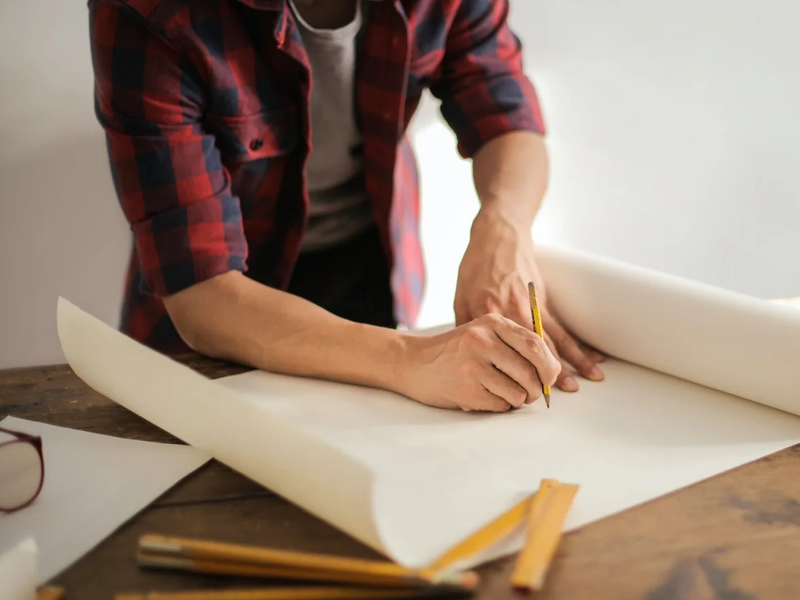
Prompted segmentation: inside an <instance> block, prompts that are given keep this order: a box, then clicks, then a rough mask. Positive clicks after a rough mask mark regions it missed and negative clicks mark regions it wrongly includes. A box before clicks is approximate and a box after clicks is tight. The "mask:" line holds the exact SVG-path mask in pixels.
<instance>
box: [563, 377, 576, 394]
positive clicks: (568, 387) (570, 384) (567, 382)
mask: <svg viewBox="0 0 800 600" xmlns="http://www.w3.org/2000/svg"><path fill="white" fill-rule="evenodd" d="M577 390H578V382H577V381H575V378H574V377H565V378H564V391H565V392H575V391H577Z"/></svg>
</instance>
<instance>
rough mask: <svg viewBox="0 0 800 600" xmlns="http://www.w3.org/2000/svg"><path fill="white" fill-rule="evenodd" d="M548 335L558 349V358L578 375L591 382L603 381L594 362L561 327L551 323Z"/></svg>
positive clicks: (602, 376) (601, 374) (600, 372)
mask: <svg viewBox="0 0 800 600" xmlns="http://www.w3.org/2000/svg"><path fill="white" fill-rule="evenodd" d="M548 333H549V335H550V337H551V338H552V340H553V343H554V344H555V346H556V348H557V349H558V354H559V356H560V357H561V358H562V359H563V360H565V361H566V362H567V363H569V364H570V365H571V366H572V367H573V368H574V369H575V370H576V371H577V372H578V374H579V375H581V376H582V377H585V378H586V379H590V380H591V381H602V380H603V378H604V375H603V372H602V371H601V370H600V369H599V368H597V365H595V363H594V361H592V360H591V359H590V358H589V357H588V356H587V354H586V353H585V352H584V351H583V350H582V349H581V347H580V346H579V345H578V342H576V341H575V339H574V338H573V337H572V336H571V335H569V334H568V333H567V332H566V331H565V330H564V328H563V327H561V325H559V324H558V323H555V322H551V323H550V327H549V331H548Z"/></svg>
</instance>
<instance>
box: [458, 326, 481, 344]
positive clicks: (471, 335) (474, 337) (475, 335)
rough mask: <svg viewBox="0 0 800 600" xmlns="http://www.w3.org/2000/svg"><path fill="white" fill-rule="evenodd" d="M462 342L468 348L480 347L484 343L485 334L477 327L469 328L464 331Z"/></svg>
mask: <svg viewBox="0 0 800 600" xmlns="http://www.w3.org/2000/svg"><path fill="white" fill-rule="evenodd" d="M463 340H464V343H465V344H467V345H469V346H470V347H475V346H478V347H480V346H482V345H483V344H484V343H485V342H486V333H484V331H483V330H481V329H480V328H479V327H469V328H467V330H466V331H464V336H463Z"/></svg>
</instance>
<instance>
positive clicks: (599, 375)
mask: <svg viewBox="0 0 800 600" xmlns="http://www.w3.org/2000/svg"><path fill="white" fill-rule="evenodd" d="M604 377H605V375H603V372H602V371H601V370H600V369H598V368H597V367H592V368H591V370H590V371H589V379H591V380H592V381H602V380H603V378H604Z"/></svg>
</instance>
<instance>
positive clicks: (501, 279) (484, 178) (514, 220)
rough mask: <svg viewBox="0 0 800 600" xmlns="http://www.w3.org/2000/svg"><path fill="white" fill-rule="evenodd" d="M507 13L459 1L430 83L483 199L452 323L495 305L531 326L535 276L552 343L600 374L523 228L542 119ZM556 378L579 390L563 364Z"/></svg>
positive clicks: (541, 177)
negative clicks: (530, 289) (558, 309)
mask: <svg viewBox="0 0 800 600" xmlns="http://www.w3.org/2000/svg"><path fill="white" fill-rule="evenodd" d="M508 13H509V2H508V0H494V1H493V0H462V1H461V4H460V6H459V10H458V13H457V15H456V19H455V21H454V23H453V26H452V29H451V31H450V34H449V36H448V40H447V50H446V52H445V57H444V59H443V66H442V72H441V77H440V78H439V79H438V80H437V81H436V83H435V84H434V85H433V86H432V88H431V90H432V92H433V93H434V95H436V96H437V97H439V98H440V99H441V100H442V115H443V116H444V118H445V119H446V120H447V122H448V123H449V124H450V126H451V128H452V129H453V131H454V132H455V133H456V136H457V138H458V149H459V152H460V153H461V155H462V156H463V157H465V158H471V159H472V160H473V177H474V181H475V189H476V191H477V193H478V198H479V200H480V203H481V209H480V211H479V212H478V215H477V217H476V218H475V220H474V222H473V225H472V229H471V236H470V244H469V246H468V247H467V251H466V253H465V254H464V258H463V260H462V262H461V267H460V269H459V275H458V285H457V289H456V297H455V300H454V309H455V314H456V323H466V322H469V321H470V320H472V319H475V318H477V317H479V316H481V315H483V314H486V313H491V312H499V313H501V314H503V315H505V316H506V317H508V318H510V319H512V320H514V321H515V322H517V323H519V324H520V325H525V326H528V327H530V326H531V323H530V309H529V304H528V296H527V291H526V285H527V283H528V281H534V282H535V283H536V286H537V290H538V295H539V298H540V300H541V301H542V316H543V321H544V329H545V332H546V334H547V338H548V344H549V346H550V348H551V350H552V351H553V353H554V354H555V355H556V356H558V357H559V358H563V359H564V360H565V361H566V362H567V363H568V364H570V365H571V366H573V367H574V368H575V369H576V371H577V372H578V373H579V374H580V375H582V376H584V377H587V378H589V379H593V380H599V379H602V378H603V374H602V372H601V371H600V369H599V368H598V367H597V366H596V363H597V362H600V361H601V360H602V356H601V355H600V354H599V353H597V352H596V351H594V350H593V349H591V348H588V347H586V346H585V345H584V344H582V343H581V342H580V341H579V340H576V339H575V338H573V337H572V336H571V335H570V334H569V332H567V331H566V329H565V328H564V327H563V325H562V324H561V323H560V321H559V320H558V318H557V315H555V314H554V312H553V310H552V308H551V306H550V304H549V302H548V300H547V293H546V285H545V283H546V282H543V281H542V278H541V276H540V274H539V271H538V268H537V266H536V261H535V258H534V250H533V241H532V239H531V230H532V227H533V222H534V219H535V217H536V214H537V213H538V210H539V208H540V206H541V203H542V199H543V197H544V194H545V191H546V188H547V182H548V159H547V151H546V148H545V145H544V140H543V136H544V134H545V126H544V121H543V118H542V115H541V110H540V106H539V101H538V98H537V96H536V93H535V90H534V88H533V84H532V83H531V81H530V80H529V79H528V78H527V77H526V75H525V74H524V72H523V65H522V47H521V44H520V42H519V39H518V38H517V37H516V36H515V35H514V33H513V32H512V31H511V30H510V28H509V26H508ZM556 385H557V386H558V387H559V388H561V389H562V390H565V391H574V390H577V389H578V383H577V381H576V380H575V378H574V377H572V376H571V374H570V373H569V371H568V370H566V369H563V370H562V371H561V374H560V375H559V378H558V381H557V382H556Z"/></svg>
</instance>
